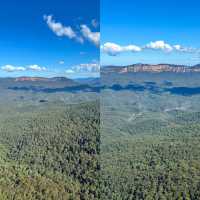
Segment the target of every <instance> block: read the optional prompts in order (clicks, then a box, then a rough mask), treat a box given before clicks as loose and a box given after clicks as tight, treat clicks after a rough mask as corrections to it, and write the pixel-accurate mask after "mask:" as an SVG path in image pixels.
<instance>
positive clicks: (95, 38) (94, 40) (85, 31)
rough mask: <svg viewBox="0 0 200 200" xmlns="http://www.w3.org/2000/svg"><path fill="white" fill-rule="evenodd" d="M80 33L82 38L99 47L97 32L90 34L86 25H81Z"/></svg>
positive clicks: (98, 34)
mask: <svg viewBox="0 0 200 200" xmlns="http://www.w3.org/2000/svg"><path fill="white" fill-rule="evenodd" d="M81 33H82V34H83V36H84V38H86V39H87V40H89V41H90V42H92V43H94V44H95V45H96V46H99V43H100V33H99V32H92V31H91V30H90V28H89V27H88V26H87V25H85V24H83V25H81Z"/></svg>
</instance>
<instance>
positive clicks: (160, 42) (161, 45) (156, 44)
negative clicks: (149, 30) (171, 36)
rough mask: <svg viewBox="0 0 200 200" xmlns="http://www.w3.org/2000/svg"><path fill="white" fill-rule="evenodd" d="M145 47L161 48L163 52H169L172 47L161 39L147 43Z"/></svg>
mask: <svg viewBox="0 0 200 200" xmlns="http://www.w3.org/2000/svg"><path fill="white" fill-rule="evenodd" d="M145 48H147V49H153V50H163V51H165V52H171V51H172V50H173V47H172V46H171V45H170V44H167V43H165V42H164V41H163V40H158V41H155V42H150V43H148V44H147V45H146V46H145Z"/></svg>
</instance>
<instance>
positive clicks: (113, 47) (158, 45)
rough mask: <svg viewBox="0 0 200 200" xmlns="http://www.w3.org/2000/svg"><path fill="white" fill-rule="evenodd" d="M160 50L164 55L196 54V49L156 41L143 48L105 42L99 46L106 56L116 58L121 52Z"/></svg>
mask: <svg viewBox="0 0 200 200" xmlns="http://www.w3.org/2000/svg"><path fill="white" fill-rule="evenodd" d="M148 49H150V50H161V51H163V52H165V53H170V52H173V51H176V52H180V53H197V51H199V50H198V49H195V48H191V47H183V46H181V45H179V44H176V45H170V44H168V43H166V42H165V41H163V40H157V41H154V42H152V41H151V42H149V43H147V44H146V45H144V46H137V45H132V44H131V45H127V46H121V45H119V44H116V43H112V42H106V43H104V44H103V45H101V50H102V52H104V53H106V54H108V55H109V56H117V55H119V54H121V53H123V52H133V53H134V52H141V51H144V50H148Z"/></svg>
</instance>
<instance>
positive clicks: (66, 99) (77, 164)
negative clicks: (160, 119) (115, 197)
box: [0, 80, 100, 200]
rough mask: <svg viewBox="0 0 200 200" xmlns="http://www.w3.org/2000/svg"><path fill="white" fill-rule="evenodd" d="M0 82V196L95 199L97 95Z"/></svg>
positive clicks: (3, 198)
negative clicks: (17, 87) (10, 86)
mask: <svg viewBox="0 0 200 200" xmlns="http://www.w3.org/2000/svg"><path fill="white" fill-rule="evenodd" d="M1 81H2V84H1V95H2V96H1V98H0V199H1V200H11V199H13V200H36V199H37V200H47V199H49V200H50V199H51V200H59V199H60V200H68V199H69V200H70V199H72V200H75V199H77V200H79V199H88V200H90V199H99V198H100V197H99V185H98V184H99V175H100V163H99V155H100V125H99V124H100V109H99V100H98V94H96V93H92V92H91V93H90V92H82V91H80V92H77V93H72V92H53V93H52V92H51V93H45V92H40V91H38V92H37V91H34V90H30V91H29V90H17V91H16V90H13V89H7V88H6V84H7V83H6V84H4V87H3V83H5V81H3V80H1ZM16 84H17V83H16ZM23 84H24V85H25V84H26V83H25V82H23ZM31 84H32V83H31ZM38 85H40V83H38ZM25 86H26V85H25ZM26 87H27V86H26ZM28 87H29V86H28ZM34 87H35V88H37V87H39V86H34ZM48 87H49V86H48ZM54 87H55V86H54ZM61 87H62V86H61Z"/></svg>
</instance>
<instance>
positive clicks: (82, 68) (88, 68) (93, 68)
mask: <svg viewBox="0 0 200 200" xmlns="http://www.w3.org/2000/svg"><path fill="white" fill-rule="evenodd" d="M65 72H66V73H67V74H72V73H99V72H100V64H99V63H82V64H79V65H75V66H72V67H69V68H68V69H67V70H66V71H65Z"/></svg>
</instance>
